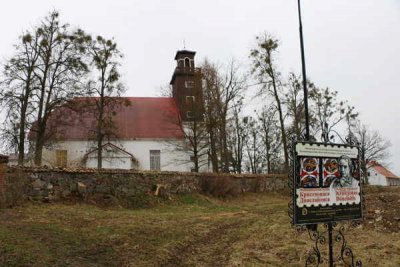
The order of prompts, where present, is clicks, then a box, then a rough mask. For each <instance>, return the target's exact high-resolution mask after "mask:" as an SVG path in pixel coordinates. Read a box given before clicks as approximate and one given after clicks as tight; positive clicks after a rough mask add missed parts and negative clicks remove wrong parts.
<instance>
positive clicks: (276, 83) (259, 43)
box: [250, 33, 289, 171]
mask: <svg viewBox="0 0 400 267" xmlns="http://www.w3.org/2000/svg"><path fill="white" fill-rule="evenodd" d="M278 46H279V45H278V40H277V39H276V38H274V37H272V36H271V35H269V34H267V33H264V34H263V35H260V36H257V37H256V45H255V48H253V49H251V51H250V58H251V60H252V62H253V65H252V69H251V71H252V73H253V74H254V75H255V77H256V78H257V79H258V81H259V84H260V85H261V90H260V94H263V93H265V92H266V93H268V94H270V95H271V96H272V97H273V98H274V102H275V107H276V109H277V111H278V119H279V126H280V130H281V139H282V144H283V152H284V157H285V170H286V171H287V170H288V168H289V156H288V143H287V136H286V130H285V118H284V111H283V106H282V94H283V90H284V86H283V84H282V81H281V75H280V72H279V71H278V67H277V65H276V63H275V57H276V53H277V49H278Z"/></svg>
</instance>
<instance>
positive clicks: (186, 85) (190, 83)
mask: <svg viewBox="0 0 400 267" xmlns="http://www.w3.org/2000/svg"><path fill="white" fill-rule="evenodd" d="M185 87H186V88H193V87H194V81H185Z"/></svg>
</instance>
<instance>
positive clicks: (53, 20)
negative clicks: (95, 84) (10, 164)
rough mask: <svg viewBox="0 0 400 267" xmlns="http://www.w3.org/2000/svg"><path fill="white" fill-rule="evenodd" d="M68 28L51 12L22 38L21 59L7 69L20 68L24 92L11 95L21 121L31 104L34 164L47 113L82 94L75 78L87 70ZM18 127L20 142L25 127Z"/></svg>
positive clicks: (38, 158)
mask: <svg viewBox="0 0 400 267" xmlns="http://www.w3.org/2000/svg"><path fill="white" fill-rule="evenodd" d="M68 27H69V26H68V25H67V24H63V25H60V21H59V14H58V12H56V11H53V12H51V13H50V14H49V15H48V16H47V17H45V18H44V19H43V20H42V21H41V23H40V25H39V26H38V27H36V28H34V30H33V32H32V33H29V32H28V33H27V34H25V35H24V37H23V45H22V47H23V48H24V49H25V54H24V56H25V58H20V59H19V60H18V61H14V62H12V63H16V64H17V65H14V66H12V65H10V69H9V70H12V69H13V68H14V69H15V66H19V67H20V68H21V69H20V73H21V76H20V80H23V81H24V82H23V85H24V90H25V91H24V92H22V93H16V94H15V95H16V96H18V95H19V96H20V99H21V100H19V103H20V104H21V107H20V113H21V114H20V115H22V116H21V117H22V120H24V118H23V117H24V113H25V114H26V112H25V109H26V110H28V108H29V105H30V104H32V103H33V104H34V108H35V114H36V122H35V127H34V128H33V129H32V131H34V132H35V158H34V160H35V164H36V165H40V164H41V160H42V150H43V146H44V144H45V142H46V132H49V130H50V129H47V121H48V118H49V116H50V114H51V112H52V111H53V110H54V109H55V108H57V107H58V106H60V105H62V104H63V103H65V102H66V101H67V100H69V99H71V98H72V97H74V96H76V95H79V94H80V93H82V90H81V89H80V87H79V79H80V78H81V77H82V76H83V75H84V74H85V73H86V71H87V68H86V65H85V64H84V63H83V62H82V61H81V59H80V53H79V51H80V49H79V48H78V43H77V42H76V39H75V36H74V35H73V34H71V33H70V32H69V30H68ZM28 57H29V59H28V60H27V58H28ZM17 62H18V63H17ZM10 63H11V62H10ZM14 93H15V92H14ZM24 97H25V98H24ZM26 101H28V104H26ZM20 127H21V128H20V131H19V133H20V139H23V135H24V130H22V129H23V128H26V126H25V125H21V126H20ZM19 145H20V149H19V150H20V153H19V154H20V156H19V157H21V158H19V160H20V161H22V160H23V159H22V156H21V154H22V150H23V149H22V142H20V144H19Z"/></svg>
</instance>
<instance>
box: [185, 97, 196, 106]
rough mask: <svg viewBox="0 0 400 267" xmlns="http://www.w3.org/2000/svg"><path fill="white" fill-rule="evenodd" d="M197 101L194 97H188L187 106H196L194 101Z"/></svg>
mask: <svg viewBox="0 0 400 267" xmlns="http://www.w3.org/2000/svg"><path fill="white" fill-rule="evenodd" d="M195 100H196V98H195V97H194V96H186V104H191V105H193V104H194V101H195Z"/></svg>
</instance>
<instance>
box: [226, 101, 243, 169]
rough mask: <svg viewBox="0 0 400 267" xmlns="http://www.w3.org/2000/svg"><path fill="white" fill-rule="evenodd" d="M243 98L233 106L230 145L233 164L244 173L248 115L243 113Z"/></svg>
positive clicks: (229, 136) (229, 135)
mask: <svg viewBox="0 0 400 267" xmlns="http://www.w3.org/2000/svg"><path fill="white" fill-rule="evenodd" d="M242 108H243V100H242V99H240V100H237V101H236V104H235V105H234V106H233V114H232V120H231V122H230V123H229V131H228V132H229V134H228V140H229V147H230V151H231V154H232V157H231V165H232V168H233V170H234V172H236V173H242V171H243V169H242V168H243V166H242V165H243V162H244V150H245V149H244V148H245V142H246V139H247V131H246V123H247V120H248V117H245V116H243V115H242Z"/></svg>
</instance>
